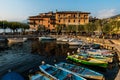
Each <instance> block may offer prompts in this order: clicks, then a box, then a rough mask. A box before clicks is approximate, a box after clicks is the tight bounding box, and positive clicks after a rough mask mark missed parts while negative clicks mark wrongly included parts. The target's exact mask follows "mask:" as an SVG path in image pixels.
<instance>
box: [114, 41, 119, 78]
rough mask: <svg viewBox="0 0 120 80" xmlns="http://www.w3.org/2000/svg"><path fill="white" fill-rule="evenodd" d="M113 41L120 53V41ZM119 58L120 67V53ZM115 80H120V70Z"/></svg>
mask: <svg viewBox="0 0 120 80" xmlns="http://www.w3.org/2000/svg"><path fill="white" fill-rule="evenodd" d="M112 41H113V42H114V43H115V48H116V49H117V50H118V51H119V52H120V40H112ZM118 56H119V66H120V53H118ZM115 80H120V69H119V72H118V74H117V76H116V78H115Z"/></svg>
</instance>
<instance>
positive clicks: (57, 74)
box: [39, 64, 86, 80]
mask: <svg viewBox="0 0 120 80" xmlns="http://www.w3.org/2000/svg"><path fill="white" fill-rule="evenodd" d="M39 68H40V70H41V71H42V72H44V73H45V74H47V75H49V76H50V77H52V78H53V79H55V80H86V79H85V78H83V77H80V76H79V75H77V74H75V73H73V72H71V71H68V70H65V69H60V68H57V67H55V66H52V65H49V64H44V65H41V66H39Z"/></svg>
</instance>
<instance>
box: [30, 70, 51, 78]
mask: <svg viewBox="0 0 120 80" xmlns="http://www.w3.org/2000/svg"><path fill="white" fill-rule="evenodd" d="M29 80H53V79H52V78H51V77H48V76H46V75H44V74H43V73H41V72H37V73H36V74H30V75H29Z"/></svg>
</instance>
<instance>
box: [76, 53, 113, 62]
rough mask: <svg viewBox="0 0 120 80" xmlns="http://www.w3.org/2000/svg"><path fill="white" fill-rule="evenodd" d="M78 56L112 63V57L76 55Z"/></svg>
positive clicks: (86, 54)
mask: <svg viewBox="0 0 120 80" xmlns="http://www.w3.org/2000/svg"><path fill="white" fill-rule="evenodd" d="M78 55H80V56H85V57H89V58H94V59H97V60H100V61H104V62H109V63H112V62H113V57H106V56H103V55H98V54H94V55H93V54H88V53H78Z"/></svg>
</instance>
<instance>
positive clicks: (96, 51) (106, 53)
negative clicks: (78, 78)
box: [87, 49, 114, 57]
mask: <svg viewBox="0 0 120 80" xmlns="http://www.w3.org/2000/svg"><path fill="white" fill-rule="evenodd" d="M87 53H88V54H92V55H103V56H107V57H109V56H110V57H112V56H114V54H113V53H112V51H110V50H105V49H102V50H100V49H89V50H88V51H87Z"/></svg>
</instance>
